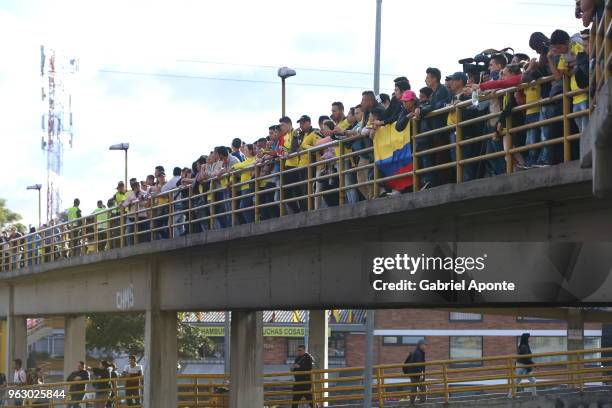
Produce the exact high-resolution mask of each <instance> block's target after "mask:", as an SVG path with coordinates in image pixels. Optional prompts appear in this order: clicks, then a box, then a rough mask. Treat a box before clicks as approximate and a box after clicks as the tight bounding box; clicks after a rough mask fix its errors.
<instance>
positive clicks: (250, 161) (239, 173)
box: [232, 144, 256, 224]
mask: <svg viewBox="0 0 612 408" xmlns="http://www.w3.org/2000/svg"><path fill="white" fill-rule="evenodd" d="M244 156H245V157H244V161H242V162H239V163H235V164H234V165H233V166H232V170H233V171H234V172H235V176H236V179H239V180H240V186H239V187H238V191H239V192H240V193H239V194H240V196H241V197H242V196H245V195H246V196H247V197H243V198H241V199H240V202H239V204H238V208H240V209H241V210H242V209H245V208H250V207H253V203H254V202H255V197H254V196H253V195H249V194H253V193H254V192H255V183H253V182H249V181H250V180H251V179H252V178H253V173H254V172H255V169H254V167H253V165H254V164H255V160H256V157H255V147H254V146H253V145H252V144H247V145H246V150H245V155H244ZM238 214H239V215H238V222H239V223H240V224H247V223H251V222H253V221H254V220H255V211H254V210H246V211H241V212H240V213H238Z"/></svg>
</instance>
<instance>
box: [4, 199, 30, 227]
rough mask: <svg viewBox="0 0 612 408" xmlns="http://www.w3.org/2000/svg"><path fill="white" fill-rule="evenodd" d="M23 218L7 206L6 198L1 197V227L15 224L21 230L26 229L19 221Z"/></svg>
mask: <svg viewBox="0 0 612 408" xmlns="http://www.w3.org/2000/svg"><path fill="white" fill-rule="evenodd" d="M19 220H21V215H19V214H17V213H16V212H13V211H11V210H10V209H8V208H6V200H5V199H4V198H0V229H2V228H5V227H8V226H11V225H14V226H16V227H17V229H18V230H19V231H20V232H24V231H25V226H24V225H23V224H21V223H19V222H18V221H19Z"/></svg>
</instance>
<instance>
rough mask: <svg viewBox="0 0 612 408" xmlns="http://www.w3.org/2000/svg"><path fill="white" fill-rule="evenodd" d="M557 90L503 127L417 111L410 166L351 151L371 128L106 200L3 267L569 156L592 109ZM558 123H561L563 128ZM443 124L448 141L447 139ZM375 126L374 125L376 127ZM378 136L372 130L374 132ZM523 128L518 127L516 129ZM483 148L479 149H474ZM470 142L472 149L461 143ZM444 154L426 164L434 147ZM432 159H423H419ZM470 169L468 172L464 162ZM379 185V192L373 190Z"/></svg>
mask: <svg viewBox="0 0 612 408" xmlns="http://www.w3.org/2000/svg"><path fill="white" fill-rule="evenodd" d="M553 80H554V78H552V77H546V78H540V79H538V80H536V81H532V82H530V83H524V84H520V85H518V86H515V87H511V88H507V89H499V90H495V91H492V92H490V93H487V94H483V95H481V98H480V101H482V102H485V101H487V100H491V99H495V98H498V99H499V98H501V97H502V96H504V95H505V96H509V95H510V94H512V93H513V92H516V91H519V90H523V89H526V88H529V87H532V86H534V85H543V84H546V83H549V82H551V81H553ZM563 84H564V87H563V92H562V94H559V95H555V96H553V97H549V98H541V99H539V100H537V101H533V102H531V103H529V104H523V105H519V106H516V107H514V108H513V109H512V114H522V112H524V111H526V110H527V109H530V108H534V107H539V106H545V105H547V104H551V103H555V104H557V103H558V104H560V105H562V112H561V113H560V114H558V115H555V116H552V117H549V118H542V119H540V120H538V121H535V122H532V123H528V124H521V123H512V118H511V117H508V118H507V119H506V123H505V126H504V129H503V130H502V132H500V134H499V135H497V134H496V133H495V132H493V131H492V130H490V129H488V128H487V127H485V126H484V124H485V123H486V122H487V121H493V120H495V121H497V120H498V119H497V118H498V117H499V116H500V112H491V113H486V112H484V113H479V114H477V115H476V116H475V117H472V118H464V115H463V114H464V113H465V112H466V111H468V110H470V109H473V108H472V105H471V101H469V100H468V101H464V102H459V103H456V104H455V105H452V106H447V107H444V108H442V109H438V110H436V111H433V112H430V113H429V114H428V115H426V116H425V117H424V118H423V119H422V120H420V121H419V120H416V119H414V118H412V119H411V122H410V124H409V125H408V126H409V127H410V129H411V139H410V143H411V146H410V147H411V153H412V158H413V167H412V169H409V170H407V171H405V172H402V173H397V174H383V173H382V172H381V170H380V169H379V168H378V165H377V164H375V163H374V161H373V160H371V159H372V157H373V156H374V154H375V150H376V149H375V147H372V146H367V145H366V146H365V147H364V148H363V149H359V150H354V151H353V150H352V149H351V146H352V145H353V144H354V143H355V142H359V141H365V140H368V136H362V135H355V136H350V137H346V138H341V139H338V140H333V141H331V142H329V143H326V144H323V145H319V146H312V147H310V148H308V149H307V150H302V151H298V152H295V153H291V154H285V155H282V156H274V155H271V154H268V155H267V156H264V158H262V160H260V161H257V162H256V163H255V164H253V165H251V166H248V167H246V168H244V169H240V170H232V171H229V172H228V173H226V174H223V175H219V176H217V177H212V178H208V179H204V180H201V181H200V182H195V183H193V184H190V185H185V186H180V187H178V188H174V189H172V190H170V191H167V192H163V193H155V194H150V195H146V196H145V198H144V199H143V200H141V201H139V202H138V203H134V204H132V205H130V206H125V205H123V204H122V205H121V206H118V207H114V208H109V209H105V210H103V211H100V212H98V213H96V214H90V215H85V216H83V217H81V218H79V219H75V220H69V221H66V222H62V223H57V225H51V226H48V227H44V228H41V229H40V230H39V231H37V232H36V233H34V234H27V235H25V236H22V237H19V238H14V239H10V240H9V241H8V242H5V243H4V244H3V245H2V247H1V249H0V272H11V271H14V270H17V269H22V268H27V267H32V266H35V265H40V264H45V263H49V262H54V261H58V260H61V259H64V258H71V257H77V256H81V255H83V254H88V253H95V252H103V251H107V250H111V249H115V248H123V247H126V246H131V245H135V244H139V243H143V242H150V241H153V240H160V239H171V238H176V237H177V236H180V235H184V234H188V233H194V232H202V231H204V230H213V229H221V228H229V227H230V226H235V225H237V224H242V223H250V222H261V221H264V220H266V219H269V218H276V217H278V216H284V215H287V214H290V213H292V212H295V211H300V212H301V211H312V210H317V209H319V208H321V206H322V205H323V204H322V203H326V204H327V205H328V206H334V205H347V204H353V203H354V202H355V200H356V198H355V197H357V198H359V196H361V198H363V199H374V198H377V197H376V196H377V195H378V192H379V191H380V188H381V185H383V184H387V185H388V184H389V183H391V182H398V181H407V180H409V181H411V183H410V182H408V183H406V184H408V185H409V184H412V190H413V191H418V190H420V189H421V181H422V180H425V178H426V177H432V176H436V175H439V176H442V175H444V174H451V173H454V174H455V175H454V176H451V177H449V176H448V175H447V176H445V177H444V178H445V181H444V182H457V183H462V182H464V181H469V180H471V179H472V178H473V177H474V176H473V174H472V175H470V176H469V177H468V176H467V174H468V172H469V173H473V172H474V169H478V168H481V167H483V166H484V165H483V164H482V163H485V164H487V163H493V161H494V160H497V161H503V162H504V164H505V166H504V169H503V170H504V171H505V172H514V171H516V167H517V165H518V164H520V163H519V162H518V161H520V160H521V157H523V159H524V157H525V156H523V155H527V154H528V153H530V152H532V151H536V150H538V149H553V148H554V147H555V146H558V145H561V146H562V151H563V154H562V156H563V161H564V162H568V161H570V160H575V159H577V157H576V156H575V155H572V144H576V143H577V139H578V138H579V137H580V135H581V134H580V132H578V133H575V132H574V131H573V130H572V122H573V121H574V120H578V119H579V118H581V117H582V116H587V115H589V113H590V109H585V110H582V111H577V112H572V109H571V99H572V98H573V97H574V96H576V95H577V94H580V93H586V92H587V90H577V91H571V90H570V88H569V78H568V77H567V76H564V79H563ZM453 111H454V112H455V113H456V116H457V121H456V122H457V123H455V124H454V125H452V124H448V125H445V126H442V127H438V128H435V129H429V130H423V131H420V130H419V127H420V125H421V123H422V122H423V120H426V119H433V118H442V119H443V118H445V115H446V114H448V113H449V112H453ZM552 126H559V132H558V133H555V134H553V135H552V136H553V137H551V138H549V139H547V140H541V141H535V142H532V143H524V144H518V145H515V144H514V143H513V141H514V138H516V137H517V136H521V135H522V134H523V132H527V131H530V130H532V129H538V128H543V127H550V128H551V129H550V130H552V129H553V128H552ZM468 127H471V128H474V127H481V128H482V131H481V132H480V133H481V134H471V135H468V134H467V133H466V132H468ZM561 128H562V130H561ZM449 132H451V133H453V134H454V135H455V140H454V141H453V140H452V139H451V140H449V139H448V134H449ZM374 134H376V133H374ZM441 136H442V137H443V138H446V141H444V142H443V143H442V144H434V145H429V146H427V147H421V146H418V145H419V143H420V142H421V141H427V140H428V139H429V138H431V137H434V138H438V137H441ZM374 137H376V136H374ZM498 137H499V141H498V142H496V143H500V146H501V144H503V148H502V147H499V148H498V150H496V151H490V150H488V149H486V150H485V149H484V146H485V145H486V144H489V143H491V142H495V140H496V139H497V138H498ZM521 137H522V136H521ZM330 150H335V151H337V152H338V153H339V154H335V155H332V157H327V158H321V157H320V156H321V155H322V153H324V152H326V151H330ZM476 150H480V151H479V152H475V151H476ZM469 151H471V152H472V153H471V154H468V152H469ZM436 155H445V156H444V158H442V159H440V160H437V162H436V163H431V159H428V158H430V157H431V156H436ZM362 156H369V158H370V160H369V163H367V164H363V165H362V166H358V164H359V163H358V162H359V158H360V157H362ZM296 157H298V158H302V159H300V160H303V161H304V163H302V164H300V165H298V166H297V167H289V166H286V163H287V160H290V159H293V158H296ZM425 160H429V161H430V162H426V161H425ZM468 170H469V171H468ZM375 194H376V195H375Z"/></svg>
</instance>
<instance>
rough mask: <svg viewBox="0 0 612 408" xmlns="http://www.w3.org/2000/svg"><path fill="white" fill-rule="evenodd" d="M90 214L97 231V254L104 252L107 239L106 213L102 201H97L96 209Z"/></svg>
mask: <svg viewBox="0 0 612 408" xmlns="http://www.w3.org/2000/svg"><path fill="white" fill-rule="evenodd" d="M92 214H94V215H95V220H96V221H95V222H96V225H97V229H98V236H97V240H98V252H99V251H104V248H105V247H106V239H107V236H106V231H107V230H108V211H107V209H106V207H105V206H104V203H103V202H102V200H98V203H97V207H96V209H95V210H94V211H93V213H92Z"/></svg>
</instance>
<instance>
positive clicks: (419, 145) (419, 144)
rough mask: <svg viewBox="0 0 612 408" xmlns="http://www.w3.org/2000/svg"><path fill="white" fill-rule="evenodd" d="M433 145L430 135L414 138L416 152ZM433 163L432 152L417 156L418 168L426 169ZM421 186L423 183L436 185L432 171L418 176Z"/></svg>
mask: <svg viewBox="0 0 612 408" xmlns="http://www.w3.org/2000/svg"><path fill="white" fill-rule="evenodd" d="M425 131H426V130H421V132H425ZM432 147H433V144H432V141H431V136H427V137H424V138H423V137H422V138H417V139H416V150H417V152H420V151H423V150H428V149H431V148H432ZM433 165H434V156H433V154H427V155H425V156H421V157H419V169H426V168H428V167H432V166H433ZM420 179H421V186H423V185H425V184H429V185H430V187H432V186H433V185H438V184H439V183H436V178H435V174H434V173H423V174H421V176H420Z"/></svg>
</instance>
